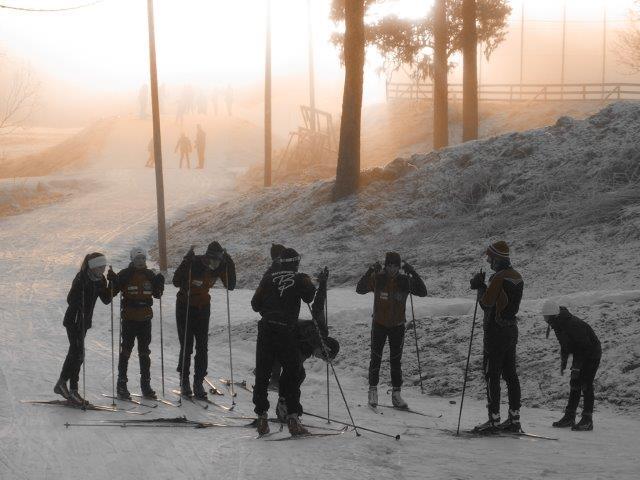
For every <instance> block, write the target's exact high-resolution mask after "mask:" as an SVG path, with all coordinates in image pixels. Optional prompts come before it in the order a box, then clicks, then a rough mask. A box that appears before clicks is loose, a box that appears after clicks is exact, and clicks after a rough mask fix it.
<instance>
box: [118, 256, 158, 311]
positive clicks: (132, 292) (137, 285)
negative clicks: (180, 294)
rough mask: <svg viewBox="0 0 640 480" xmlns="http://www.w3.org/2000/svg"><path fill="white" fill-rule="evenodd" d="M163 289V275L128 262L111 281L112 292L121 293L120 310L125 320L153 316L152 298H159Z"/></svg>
mask: <svg viewBox="0 0 640 480" xmlns="http://www.w3.org/2000/svg"><path fill="white" fill-rule="evenodd" d="M163 291H164V277H163V276H162V275H160V274H155V273H153V271H151V270H149V269H148V268H135V267H134V266H133V263H130V264H129V266H128V267H127V268H125V269H124V270H121V271H120V272H118V278H117V280H116V281H115V282H114V283H113V294H114V296H115V295H116V294H117V293H121V295H122V297H121V300H120V312H121V314H122V319H123V320H126V321H129V320H131V321H138V322H141V321H145V320H151V319H152V318H153V310H152V308H151V306H152V305H153V299H154V298H160V297H161V296H162V292H163Z"/></svg>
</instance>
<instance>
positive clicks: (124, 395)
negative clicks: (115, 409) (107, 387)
mask: <svg viewBox="0 0 640 480" xmlns="http://www.w3.org/2000/svg"><path fill="white" fill-rule="evenodd" d="M116 395H117V396H118V398H119V399H121V400H131V393H130V392H129V389H128V388H127V381H126V380H123V379H120V378H119V379H118V383H117V384H116Z"/></svg>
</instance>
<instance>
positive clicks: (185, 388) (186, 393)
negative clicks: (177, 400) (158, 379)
mask: <svg viewBox="0 0 640 480" xmlns="http://www.w3.org/2000/svg"><path fill="white" fill-rule="evenodd" d="M180 395H182V396H183V397H190V396H191V395H193V391H191V385H189V379H188V378H187V380H185V381H183V382H180Z"/></svg>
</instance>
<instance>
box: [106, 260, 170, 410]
mask: <svg viewBox="0 0 640 480" xmlns="http://www.w3.org/2000/svg"><path fill="white" fill-rule="evenodd" d="M129 257H130V260H131V263H129V266H128V267H127V268H125V269H123V270H121V271H120V272H118V274H117V275H116V273H115V272H114V271H113V270H111V269H109V272H108V273H107V278H108V279H109V281H110V282H111V285H112V286H113V295H116V294H117V293H120V294H121V298H120V330H121V334H120V354H119V356H118V397H119V398H123V399H130V398H131V393H129V389H128V388H127V381H128V379H127V369H128V365H129V357H130V356H131V351H132V350H133V344H134V343H135V341H136V339H138V359H139V361H140V389H141V391H142V395H143V396H144V397H146V398H157V396H156V392H155V391H154V390H153V388H151V357H150V354H151V351H150V350H149V345H150V344H151V319H152V318H153V310H152V308H151V307H152V306H153V299H154V298H160V297H161V296H162V293H163V292H164V276H163V275H162V274H161V273H158V274H156V273H154V272H153V271H152V270H149V269H148V268H147V252H146V251H145V250H144V249H143V248H140V247H136V248H133V249H132V250H131V253H130V254H129Z"/></svg>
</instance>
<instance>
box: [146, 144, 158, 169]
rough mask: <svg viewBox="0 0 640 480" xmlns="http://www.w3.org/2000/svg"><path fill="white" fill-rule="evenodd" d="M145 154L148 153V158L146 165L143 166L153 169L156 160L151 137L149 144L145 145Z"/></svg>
mask: <svg viewBox="0 0 640 480" xmlns="http://www.w3.org/2000/svg"><path fill="white" fill-rule="evenodd" d="M147 152H148V153H149V156H148V157H147V163H145V165H144V166H145V167H149V168H153V167H154V166H155V164H156V159H155V155H154V146H153V137H151V140H149V143H148V144H147Z"/></svg>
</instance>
